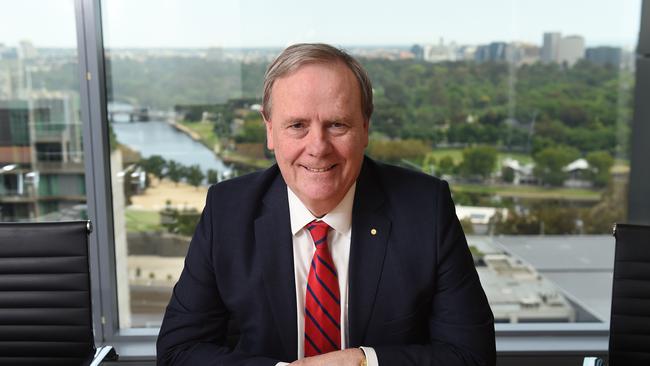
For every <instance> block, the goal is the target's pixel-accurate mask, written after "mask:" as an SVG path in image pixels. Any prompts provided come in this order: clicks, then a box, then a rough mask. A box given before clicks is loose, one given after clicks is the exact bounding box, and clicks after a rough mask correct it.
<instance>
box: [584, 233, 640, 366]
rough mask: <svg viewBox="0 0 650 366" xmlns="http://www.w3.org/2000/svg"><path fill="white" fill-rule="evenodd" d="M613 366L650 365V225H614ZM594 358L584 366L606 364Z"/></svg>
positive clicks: (610, 348) (611, 334)
mask: <svg viewBox="0 0 650 366" xmlns="http://www.w3.org/2000/svg"><path fill="white" fill-rule="evenodd" d="M614 237H616V251H615V254H614V281H613V285H612V310H611V318H610V323H609V362H608V365H609V366H628V365H650V226H640V225H628V224H617V225H615V226H614ZM602 364H603V363H602V360H599V359H596V358H593V357H590V358H588V359H585V361H584V363H583V365H589V366H591V365H602Z"/></svg>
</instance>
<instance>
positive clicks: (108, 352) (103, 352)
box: [89, 346, 118, 366]
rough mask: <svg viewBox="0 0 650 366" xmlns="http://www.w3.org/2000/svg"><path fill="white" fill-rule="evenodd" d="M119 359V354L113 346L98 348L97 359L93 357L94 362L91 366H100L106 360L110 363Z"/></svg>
mask: <svg viewBox="0 0 650 366" xmlns="http://www.w3.org/2000/svg"><path fill="white" fill-rule="evenodd" d="M117 358H118V356H117V352H115V348H113V346H103V347H98V348H97V350H96V351H95V357H93V361H92V362H91V363H90V365H89V366H98V365H99V364H101V363H102V361H104V359H106V360H108V361H116V360H117Z"/></svg>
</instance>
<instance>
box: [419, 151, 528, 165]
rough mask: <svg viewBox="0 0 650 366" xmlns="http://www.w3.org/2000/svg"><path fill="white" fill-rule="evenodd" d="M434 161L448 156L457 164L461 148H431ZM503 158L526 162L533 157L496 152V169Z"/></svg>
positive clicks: (460, 157)
mask: <svg viewBox="0 0 650 366" xmlns="http://www.w3.org/2000/svg"><path fill="white" fill-rule="evenodd" d="M429 154H430V155H432V156H433V157H434V158H435V159H436V162H438V161H440V159H442V158H443V157H445V156H450V157H451V158H452V159H453V160H454V164H456V165H458V164H460V162H462V161H463V149H462V148H449V149H433V150H432V151H431V152H430V153H429ZM505 158H511V159H515V160H519V162H520V163H521V164H528V163H532V162H533V158H532V157H531V156H530V155H528V154H523V153H514V152H498V159H497V170H501V161H503V160H504V159H505Z"/></svg>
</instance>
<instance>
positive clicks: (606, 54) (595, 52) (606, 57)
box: [585, 47, 623, 67]
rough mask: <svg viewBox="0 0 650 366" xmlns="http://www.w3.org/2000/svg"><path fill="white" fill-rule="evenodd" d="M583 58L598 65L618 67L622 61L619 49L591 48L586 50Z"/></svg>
mask: <svg viewBox="0 0 650 366" xmlns="http://www.w3.org/2000/svg"><path fill="white" fill-rule="evenodd" d="M585 58H586V59H587V60H588V61H590V62H593V63H595V64H598V65H608V64H609V65H612V66H615V67H618V66H619V65H620V64H621V62H622V61H623V50H622V49H621V48H620V47H591V48H587V51H586V53H585Z"/></svg>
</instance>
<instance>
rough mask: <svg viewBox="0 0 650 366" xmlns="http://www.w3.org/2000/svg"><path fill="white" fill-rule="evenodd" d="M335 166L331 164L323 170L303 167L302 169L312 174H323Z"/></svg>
mask: <svg viewBox="0 0 650 366" xmlns="http://www.w3.org/2000/svg"><path fill="white" fill-rule="evenodd" d="M335 166H336V164H333V165H331V166H328V167H325V168H316V167H308V166H305V165H302V167H303V168H305V169H306V170H307V171H309V172H312V173H325V172H327V171H330V170H332V169H334V167H335Z"/></svg>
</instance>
